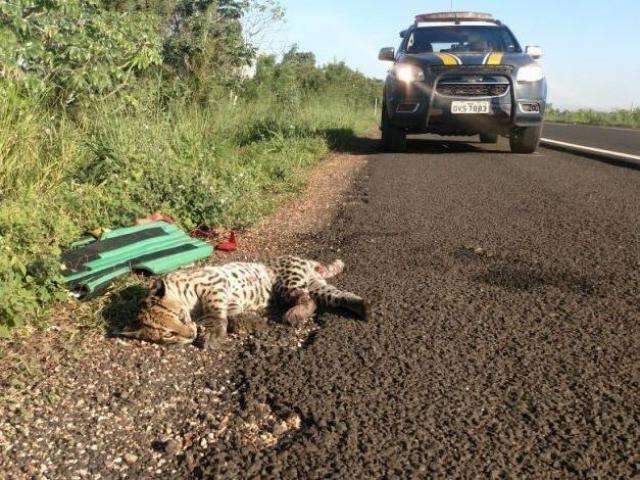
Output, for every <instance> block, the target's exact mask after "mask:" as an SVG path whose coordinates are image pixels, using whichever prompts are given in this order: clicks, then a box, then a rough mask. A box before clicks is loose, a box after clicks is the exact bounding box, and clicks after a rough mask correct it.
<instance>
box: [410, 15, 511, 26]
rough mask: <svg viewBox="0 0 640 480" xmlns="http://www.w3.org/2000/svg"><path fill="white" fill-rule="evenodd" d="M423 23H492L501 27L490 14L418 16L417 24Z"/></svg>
mask: <svg viewBox="0 0 640 480" xmlns="http://www.w3.org/2000/svg"><path fill="white" fill-rule="evenodd" d="M423 22H455V23H460V22H490V23H495V24H498V25H500V21H499V20H496V19H495V18H493V15H491V14H489V13H479V12H439V13H425V14H422V15H416V23H423Z"/></svg>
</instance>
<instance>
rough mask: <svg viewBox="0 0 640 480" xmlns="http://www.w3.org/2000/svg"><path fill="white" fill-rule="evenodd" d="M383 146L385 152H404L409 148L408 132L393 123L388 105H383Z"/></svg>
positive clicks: (381, 126) (381, 127)
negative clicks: (388, 113) (388, 111)
mask: <svg viewBox="0 0 640 480" xmlns="http://www.w3.org/2000/svg"><path fill="white" fill-rule="evenodd" d="M380 130H382V148H383V149H384V151H385V152H404V151H405V150H406V149H407V132H405V131H404V130H403V129H401V128H398V127H396V126H394V125H392V124H391V122H390V121H389V116H388V115H387V105H386V104H385V105H384V106H383V107H382V119H381V122H380Z"/></svg>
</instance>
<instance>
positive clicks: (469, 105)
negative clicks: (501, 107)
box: [451, 101, 491, 114]
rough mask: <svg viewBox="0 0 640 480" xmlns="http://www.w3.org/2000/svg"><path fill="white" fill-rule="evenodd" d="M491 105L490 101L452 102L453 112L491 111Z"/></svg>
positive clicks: (476, 112)
mask: <svg viewBox="0 0 640 480" xmlns="http://www.w3.org/2000/svg"><path fill="white" fill-rule="evenodd" d="M490 112H491V105H490V103H489V102H486V101H485V102H459V101H456V102H451V113H455V114H465V113H472V114H473V113H475V114H478V113H490Z"/></svg>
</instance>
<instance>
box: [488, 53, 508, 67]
mask: <svg viewBox="0 0 640 480" xmlns="http://www.w3.org/2000/svg"><path fill="white" fill-rule="evenodd" d="M502 57H504V53H500V52H494V53H491V54H489V58H487V61H486V65H500V64H501V63H502Z"/></svg>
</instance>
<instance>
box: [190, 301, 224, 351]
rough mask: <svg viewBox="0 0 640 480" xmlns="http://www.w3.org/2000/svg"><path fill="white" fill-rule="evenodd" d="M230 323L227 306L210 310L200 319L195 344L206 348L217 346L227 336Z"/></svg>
mask: <svg viewBox="0 0 640 480" xmlns="http://www.w3.org/2000/svg"><path fill="white" fill-rule="evenodd" d="M228 325H229V321H228V319H227V309H226V308H216V309H211V310H209V311H208V312H207V314H206V315H205V316H203V317H202V318H201V319H200V321H199V328H198V338H197V339H196V341H195V342H194V344H195V345H197V346H199V347H200V348H202V349H204V350H207V349H211V348H215V347H217V346H218V345H219V344H220V342H221V341H222V340H223V339H224V338H226V336H227V327H228Z"/></svg>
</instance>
